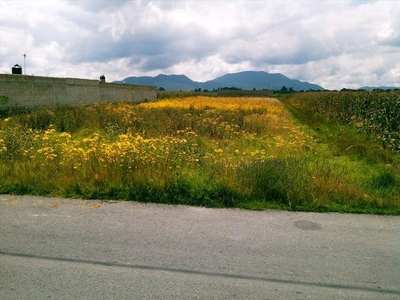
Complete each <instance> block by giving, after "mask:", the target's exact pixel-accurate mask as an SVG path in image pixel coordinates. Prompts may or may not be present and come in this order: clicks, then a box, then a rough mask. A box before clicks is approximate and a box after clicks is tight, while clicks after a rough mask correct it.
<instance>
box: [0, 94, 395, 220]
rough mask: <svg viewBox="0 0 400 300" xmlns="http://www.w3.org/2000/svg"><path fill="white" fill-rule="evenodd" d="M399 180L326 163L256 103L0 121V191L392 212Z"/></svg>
mask: <svg viewBox="0 0 400 300" xmlns="http://www.w3.org/2000/svg"><path fill="white" fill-rule="evenodd" d="M393 155H394V154H393ZM397 171H398V166H397V165H395V164H392V169H391V168H384V167H382V165H376V166H374V167H373V168H369V167H368V166H367V165H366V163H365V162H364V161H361V160H360V161H353V160H349V161H347V160H346V159H342V158H341V157H336V156H329V154H328V151H326V150H324V146H323V145H322V144H321V143H318V139H317V138H316V137H315V136H314V134H313V132H312V131H310V129H309V128H308V127H305V126H303V125H301V124H299V123H297V122H295V121H294V120H293V118H292V116H291V114H290V113H289V112H288V111H287V109H286V108H285V106H284V105H282V104H281V103H279V102H276V101H270V100H268V99H265V98H228V97H225V98H224V97H218V98H217V97H186V98H171V99H164V100H160V101H158V102H153V103H143V104H140V105H135V104H128V103H118V104H110V103H101V104H97V105H94V106H74V107H66V106H62V107H61V106H59V107H42V108H36V109H31V110H29V111H25V112H24V111H18V112H10V113H8V115H5V116H4V117H3V118H2V119H1V121H0V192H2V193H30V194H40V195H57V196H68V197H84V198H98V199H124V200H136V201H148V202H161V203H174V204H190V205H202V206H209V207H241V208H249V209H266V208H279V209H292V210H313V211H327V210H334V211H348V212H369V213H392V214H393V213H394V214H396V213H398V212H399V211H400V210H399V207H400V205H399V202H398V201H397V200H396V195H395V194H396V193H397V192H399V191H400V189H399V185H400V181H399V178H398V174H397V173H396V172H397ZM359 174H362V175H363V176H361V177H360V176H358V175H359Z"/></svg>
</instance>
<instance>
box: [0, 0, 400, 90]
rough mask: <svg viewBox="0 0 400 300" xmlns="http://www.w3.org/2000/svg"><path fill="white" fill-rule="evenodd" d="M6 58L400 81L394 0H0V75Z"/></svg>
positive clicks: (110, 70)
mask: <svg viewBox="0 0 400 300" xmlns="http://www.w3.org/2000/svg"><path fill="white" fill-rule="evenodd" d="M23 54H26V58H25V59H24V56H23ZM15 64H19V65H21V66H22V67H24V66H25V69H24V73H25V72H26V74H27V75H37V76H54V77H73V78H75V77H76V78H86V79H98V78H99V77H100V75H102V74H104V75H105V76H106V79H107V81H114V80H123V79H125V78H126V77H129V76H156V75H158V74H184V75H186V76H188V77H189V78H190V79H192V80H194V81H201V82H204V81H207V80H211V79H214V78H216V77H218V76H222V75H224V74H227V73H236V72H240V71H266V72H269V73H281V74H284V75H285V76H287V77H289V78H292V79H299V80H301V81H307V82H310V83H315V84H319V85H321V86H322V87H324V88H326V89H332V90H334V89H342V88H359V87H362V86H398V87H400V1H397V0H392V1H388V0H386V1H374V0H371V1H368V0H364V1H362V0H337V1H323V0H319V1H318V0H309V1H302V0H300V1H299V0H293V1H279V0H274V1H272V0H269V1H268V0H263V1H257V0H246V1H239V0H225V1H218V0H214V1H201V0H197V1H185V0H173V1H172V0H171V1H169V0H166V1H165V0H164V1H147V0H138V1H133V0H132V1H122V0H108V1H101V0H99V1H96V0H65V1H61V0H60V1H57V0H52V1H50V0H49V1H38V0H31V1H16V0H0V73H3V74H4V73H6V74H7V73H11V68H12V66H14V65H15Z"/></svg>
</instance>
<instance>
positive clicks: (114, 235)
mask: <svg viewBox="0 0 400 300" xmlns="http://www.w3.org/2000/svg"><path fill="white" fill-rule="evenodd" d="M0 299H1V300H8V299H10V300H11V299H12V300H18V299H96V300H97V299H374V300H375V299H400V217H387V216H386V217H384V216H370V215H349V214H336V213H328V214H316V213H293V212H281V211H263V212H251V211H242V210H232V209H206V208H195V207H188V206H166V205H154V204H140V203H134V202H122V203H121V202H117V203H105V202H100V201H84V200H72V199H48V198H41V197H28V196H10V195H0Z"/></svg>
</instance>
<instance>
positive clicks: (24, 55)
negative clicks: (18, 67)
mask: <svg viewBox="0 0 400 300" xmlns="http://www.w3.org/2000/svg"><path fill="white" fill-rule="evenodd" d="M22 56H23V57H24V75H26V53H24V54H22Z"/></svg>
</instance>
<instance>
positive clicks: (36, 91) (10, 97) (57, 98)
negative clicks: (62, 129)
mask: <svg viewBox="0 0 400 300" xmlns="http://www.w3.org/2000/svg"><path fill="white" fill-rule="evenodd" d="M155 100H157V88H156V87H155V86H144V85H130V84H114V83H106V82H99V81H98V80H87V79H78V78H55V77H42V76H26V75H16V74H0V108H7V107H13V106H29V107H30V106H40V105H60V104H61V105H64V104H66V105H76V104H87V105H90V104H94V103H99V102H134V103H141V102H145V101H155Z"/></svg>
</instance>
